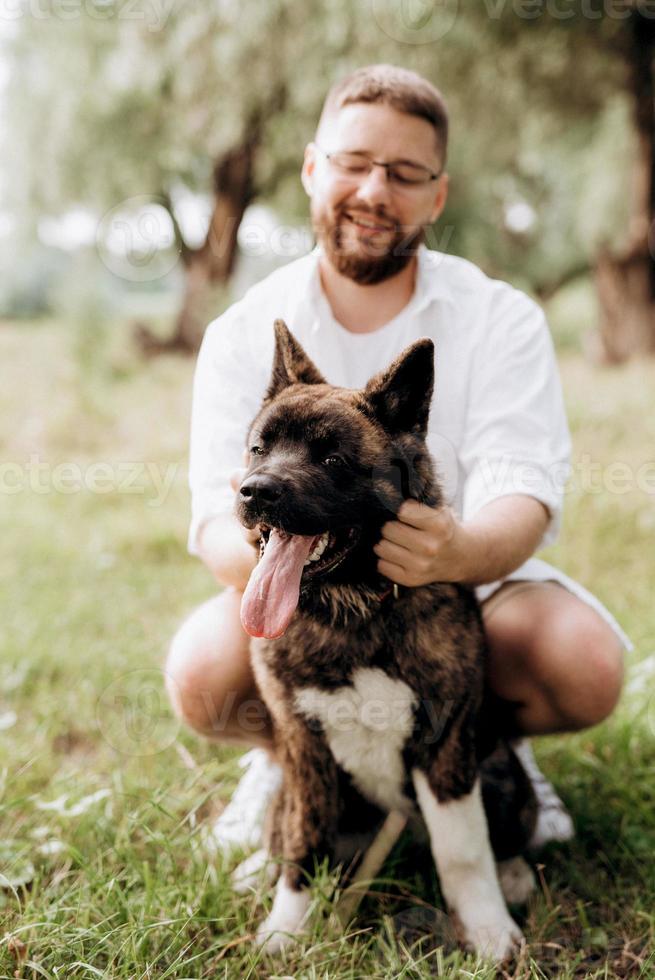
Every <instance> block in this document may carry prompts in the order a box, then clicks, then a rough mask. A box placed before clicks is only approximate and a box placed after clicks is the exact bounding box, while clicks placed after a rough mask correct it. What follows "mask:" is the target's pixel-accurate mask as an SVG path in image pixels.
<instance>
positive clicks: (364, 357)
mask: <svg viewBox="0 0 655 980" xmlns="http://www.w3.org/2000/svg"><path fill="white" fill-rule="evenodd" d="M319 255H320V253H319V251H318V249H316V250H314V251H313V252H312V253H311V254H309V255H307V256H305V257H303V258H301V259H298V260H297V261H295V262H292V263H290V264H289V265H286V266H284V267H282V268H281V269H278V270H277V271H275V272H274V273H273V274H272V275H270V276H268V277H267V278H266V279H264V280H263V281H262V282H260V283H259V284H257V285H256V286H254V287H253V288H252V289H250V290H249V291H248V292H247V293H246V295H245V296H244V297H243V299H241V300H240V301H239V302H238V303H235V304H234V305H233V306H232V307H230V309H229V310H227V311H226V312H225V313H223V314H222V316H220V317H218V318H217V319H216V320H214V321H213V322H212V323H211V324H210V325H209V327H208V328H207V332H206V334H205V337H204V340H203V344H202V348H201V351H200V354H199V357H198V364H197V368H196V375H195V382H194V395H193V413H192V425H191V458H190V467H189V479H190V487H191V495H192V521H191V529H190V533H189V550H190V551H191V553H193V554H197V553H198V534H199V532H200V529H201V528H202V525H203V524H204V523H205V522H206V521H207V520H209V519H210V518H211V517H213V516H215V515H217V514H220V513H224V512H226V511H232V510H233V507H234V492H233V491H232V489H231V488H230V484H229V477H230V473H231V472H232V471H233V470H234V469H236V468H237V467H239V466H242V465H243V451H244V448H245V442H246V433H247V430H248V427H249V425H250V423H251V421H252V419H253V418H254V417H255V415H256V414H257V412H258V410H259V407H260V405H261V402H262V399H263V397H264V393H265V391H266V388H267V386H268V382H269V379H270V373H271V366H272V360H273V321H274V320H275V319H276V318H278V317H281V318H282V319H283V320H285V321H286V323H287V326H288V327H289V328H290V330H291V331H292V333H293V334H294V335H295V336H296V337H297V339H298V340H299V341H300V343H301V344H302V346H303V347H304V348H305V350H306V351H307V353H308V354H309V356H310V357H311V358H312V360H313V361H314V363H315V364H316V366H317V367H318V368H319V370H320V371H321V372H322V374H323V376H324V377H325V378H326V380H327V381H329V382H330V383H331V384H334V385H339V386H342V387H346V388H362V387H364V385H365V384H366V382H367V381H368V380H369V378H370V377H371V376H372V375H373V374H375V373H376V372H377V371H380V370H382V369H384V368H386V367H388V365H389V364H390V363H391V361H392V360H393V359H394V358H395V357H396V355H397V354H399V353H400V352H401V351H402V350H403V349H404V348H405V347H407V346H408V345H409V344H411V343H412V342H413V341H415V340H417V339H418V338H419V337H430V338H431V339H432V340H433V341H434V345H435V386H434V396H433V400H432V407H431V413H430V425H429V430H428V436H427V442H428V447H429V449H430V452H431V453H432V455H433V457H434V460H435V463H436V467H437V472H438V474H439V477H440V480H441V484H442V487H443V489H444V492H445V499H446V502H448V503H450V504H451V506H452V507H453V508H454V509H455V511H456V513H457V514H458V515H459V516H460V517H462V518H464V519H466V518H469V517H471V516H472V515H473V514H475V513H476V511H478V510H479V509H480V508H481V507H483V506H484V505H485V504H487V503H489V502H490V501H491V500H495V499H496V498H498V497H502V496H506V495H507V494H515V493H520V494H527V495H529V496H531V497H535V498H536V499H537V500H540V501H542V502H543V503H544V504H545V505H546V507H547V508H548V511H549V513H550V523H549V526H548V529H547V531H546V534H545V536H544V539H543V541H542V544H548V543H550V542H552V541H553V540H554V539H555V537H556V535H557V531H558V528H559V523H560V515H561V507H562V499H563V492H564V487H565V483H566V480H567V478H568V474H569V452H570V439H569V432H568V427H567V423H566V416H565V411H564V404H563V398H562V390H561V385H560V381H559V376H558V372H557V366H556V361H555V355H554V350H553V344H552V341H551V337H550V332H549V330H548V326H547V323H546V320H545V317H544V314H543V312H542V311H541V309H540V308H539V307H538V306H537V305H536V304H535V303H534V302H533V301H532V300H531V299H529V298H528V297H527V296H526V295H525V294H524V293H522V292H519V291H518V290H516V289H513V288H512V287H511V286H509V285H507V283H504V282H499V281H496V280H493V279H489V278H488V277H487V276H485V275H484V273H483V272H482V271H481V270H480V269H478V268H477V267H476V266H474V265H472V264H471V263H470V262H467V261H465V260H464V259H461V258H456V257H454V256H451V255H445V254H442V253H440V252H433V251H429V250H428V249H427V248H425V247H424V246H423V247H421V248H420V250H419V254H418V272H417V278H416V287H415V290H414V294H413V296H412V299H411V300H410V302H409V303H408V304H407V306H406V307H405V308H404V309H403V310H402V311H401V312H400V313H399V314H398V315H397V316H395V317H394V318H393V320H391V321H390V322H389V323H387V324H386V325H385V326H383V327H381V328H379V329H378V330H375V331H373V332H371V333H351V332H350V331H349V330H346V329H345V328H344V327H342V326H341V325H340V324H339V323H338V322H337V321H336V320H335V319H334V316H333V315H332V311H331V309H330V306H329V304H328V302H327V299H326V297H325V295H324V294H323V291H322V289H321V285H320V278H319V272H318V259H319ZM512 577H513V578H514V577H521V576H520V574H517V573H514V574H513V576H512ZM526 577H531V576H526Z"/></svg>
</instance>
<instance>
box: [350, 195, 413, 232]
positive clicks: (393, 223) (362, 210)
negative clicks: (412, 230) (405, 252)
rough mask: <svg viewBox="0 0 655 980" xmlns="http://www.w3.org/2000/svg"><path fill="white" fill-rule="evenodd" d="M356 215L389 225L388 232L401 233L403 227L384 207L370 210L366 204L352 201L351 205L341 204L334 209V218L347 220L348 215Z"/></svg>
mask: <svg viewBox="0 0 655 980" xmlns="http://www.w3.org/2000/svg"><path fill="white" fill-rule="evenodd" d="M351 213H356V214H360V215H362V216H364V215H368V216H370V217H371V218H378V219H379V220H380V221H384V222H385V223H386V224H388V225H390V229H389V230H390V231H395V232H398V231H402V230H403V226H402V225H401V224H400V222H399V221H398V220H397V219H396V218H394V216H393V215H392V214H389V212H388V211H387V210H386V209H385V208H384V207H378V208H371V207H369V206H368V205H367V204H359V203H358V202H356V201H354V202H352V203H351V204H342V205H339V207H337V208H336V209H335V217H336V218H347V217H348V215H349V214H351Z"/></svg>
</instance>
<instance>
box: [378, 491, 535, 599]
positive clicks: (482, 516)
mask: <svg viewBox="0 0 655 980" xmlns="http://www.w3.org/2000/svg"><path fill="white" fill-rule="evenodd" d="M397 518H398V519H397V520H395V521H389V523H387V524H385V525H384V527H383V528H382V538H381V540H380V541H379V542H378V544H376V545H375V548H374V551H375V553H376V555H377V556H378V558H379V559H380V561H379V562H378V571H379V572H380V574H381V575H384V576H385V577H386V578H388V579H390V580H391V581H392V582H398V584H399V585H409V586H417V585H428V584H429V583H430V582H462V583H465V584H467V585H482V584H484V583H485V582H495V581H496V580H497V579H500V578H504V577H505V576H506V575H509V573H510V572H513V571H514V570H515V569H516V568H518V567H519V566H520V565H522V564H523V562H524V561H526V560H527V559H528V558H529V557H530V556H531V555H532V554H534V552H535V550H536V549H537V547H538V546H539V542H540V541H541V540H542V538H543V534H544V531H545V530H546V528H547V526H548V521H549V513H548V510H547V508H546V506H545V505H544V504H542V503H541V501H539V500H536V499H535V498H534V497H530V496H527V495H525V494H508V495H507V496H506V497H499V498H498V499H496V500H492V501H490V502H489V503H488V504H485V506H484V507H481V508H480V510H479V511H478V512H477V513H476V514H475V515H474V516H473V517H472V518H471V519H470V520H467V521H466V522H465V523H463V522H462V521H460V520H459V519H458V518H457V516H456V515H455V513H454V511H453V510H452V509H451V508H450V507H447V506H444V507H437V508H434V507H426V505H425V504H419V502H418V501H417V500H406V501H405V503H404V504H403V505H402V507H401V508H400V510H399V511H398V515H397Z"/></svg>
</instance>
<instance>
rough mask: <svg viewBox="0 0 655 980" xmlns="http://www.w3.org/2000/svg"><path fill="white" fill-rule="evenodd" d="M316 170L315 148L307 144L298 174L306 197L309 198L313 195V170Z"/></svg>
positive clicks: (312, 144) (313, 145)
mask: <svg viewBox="0 0 655 980" xmlns="http://www.w3.org/2000/svg"><path fill="white" fill-rule="evenodd" d="M315 169H316V146H315V144H314V143H308V144H307V146H306V147H305V156H304V159H303V164H302V170H301V172H300V179H301V181H302V186H303V187H304V188H305V193H306V194H307V197H311V196H312V194H313V193H314V170H315Z"/></svg>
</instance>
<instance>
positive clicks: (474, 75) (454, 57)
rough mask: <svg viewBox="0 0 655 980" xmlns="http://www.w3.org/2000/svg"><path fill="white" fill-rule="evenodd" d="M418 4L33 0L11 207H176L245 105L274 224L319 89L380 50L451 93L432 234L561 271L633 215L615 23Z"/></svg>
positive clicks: (22, 64)
mask: <svg viewBox="0 0 655 980" xmlns="http://www.w3.org/2000/svg"><path fill="white" fill-rule="evenodd" d="M429 6H430V11H428V10H427V8H426V6H425V5H421V4H412V3H406V4H405V3H403V4H398V3H395V2H392V0H370V2H366V3H361V4H353V3H351V2H349V0H338V2H334V3H331V4H324V3H321V2H319V0H303V2H301V0H272V2H269V3H261V2H260V0H242V2H240V3H238V4H236V3H220V4H209V5H207V4H205V5H201V4H199V3H196V2H191V3H186V4H162V5H153V6H152V8H148V10H147V11H145V10H141V8H139V11H140V13H141V16H136V13H138V11H136V12H134V11H133V14H134V15H133V16H129V15H128V14H127V13H126V10H127V8H126V10H123V8H122V7H121V6H120V5H118V4H83V5H80V7H79V8H77V16H75V17H69V18H66V17H62V16H61V15H59V14H58V13H57V11H58V10H59V9H60V7H61V5H60V4H58V3H57V4H55V3H54V0H53V3H52V5H51V6H50V5H48V4H43V5H41V7H40V8H39V9H40V10H41V9H42V10H43V15H42V16H39V17H36V16H33V17H28V16H26V17H23V18H22V19H21V20H20V22H19V23H18V32H17V37H16V39H15V40H14V42H13V44H12V48H11V50H10V57H11V62H12V66H13V75H12V80H11V82H10V85H9V89H8V95H9V100H8V112H9V126H8V129H7V132H8V133H10V134H11V138H10V139H9V140H7V141H6V146H5V148H4V149H5V157H6V159H8V160H9V161H10V163H11V164H13V177H12V181H11V184H10V187H9V192H10V194H11V200H10V206H12V207H13V208H14V209H15V210H16V212H17V213H18V214H20V215H21V216H23V215H27V214H31V215H32V216H33V215H34V214H35V213H41V212H46V213H59V212H61V211H63V210H65V209H66V208H68V207H70V206H71V205H73V204H84V205H87V206H89V207H91V208H92V209H93V210H94V211H95V212H96V213H97V214H98V215H100V214H102V213H103V212H104V211H106V210H107V209H109V208H111V207H114V206H115V205H117V204H118V203H119V202H121V201H123V200H125V199H127V198H130V197H134V196H138V195H148V196H152V197H163V198H164V199H170V201H171V207H172V208H173V209H174V207H175V199H176V194H177V193H178V192H179V190H180V188H182V187H184V188H186V189H188V190H191V191H194V192H203V193H208V192H209V190H210V185H211V171H212V165H213V164H214V162H215V161H216V159H217V158H218V157H219V156H220V155H221V154H223V153H225V152H226V151H227V150H229V149H230V148H231V147H234V146H236V145H238V143H239V142H240V140H241V139H242V138H243V135H244V133H245V132H246V131H247V130H248V128H249V127H250V126H251V125H252V124H253V121H254V120H255V119H257V118H259V119H263V120H264V122H265V124H264V129H263V136H262V145H261V148H260V152H259V154H258V158H257V164H256V190H257V192H258V194H259V195H260V197H262V198H264V199H265V200H267V201H269V202H270V203H271V204H272V205H273V206H274V207H275V208H276V209H277V210H278V212H279V213H280V216H281V218H282V220H284V221H287V220H292V219H294V220H301V219H302V220H305V219H306V214H307V204H306V199H305V196H304V193H303V191H302V189H301V187H300V183H299V180H298V169H299V165H300V160H301V157H302V150H303V147H304V145H305V144H306V142H307V141H308V139H309V138H311V136H312V134H313V131H314V127H315V124H316V120H317V118H318V113H319V110H320V106H321V103H322V100H323V97H324V95H325V91H326V89H327V88H328V86H329V85H330V84H331V83H332V81H333V80H334V79H335V78H337V77H338V76H340V75H342V74H344V73H345V72H347V71H348V70H350V69H352V68H354V67H356V66H358V65H362V64H366V63H370V62H375V61H392V62H395V63H397V64H401V65H404V66H406V67H409V68H414V69H416V70H418V71H420V72H422V73H423V74H425V75H426V76H427V77H428V78H430V79H431V80H433V81H434V82H436V83H437V84H438V85H439V86H440V87H441V88H442V90H443V91H444V93H445V94H446V96H447V99H448V101H449V104H450V108H451V116H452V124H453V125H452V151H451V162H450V170H451V173H452V175H453V182H452V193H451V200H450V203H449V206H448V209H447V211H446V213H445V214H444V216H443V218H442V220H441V223H440V230H439V231H438V232H437V237H436V240H437V243H438V244H442V245H443V244H444V243H445V242H447V248H448V250H450V251H453V252H456V253H458V254H462V255H465V256H466V257H468V258H470V259H472V260H473V261H476V262H478V263H480V264H482V265H483V267H484V268H485V269H487V270H488V271H490V272H491V273H493V274H499V275H503V276H509V277H511V278H513V279H514V280H515V281H516V282H517V283H518V284H523V285H531V286H532V287H533V288H540V287H544V286H547V285H549V284H551V283H552V282H554V281H556V280H558V279H560V278H563V277H566V276H567V275H568V274H569V273H570V272H571V270H572V269H575V268H577V267H579V266H583V265H584V264H585V263H588V262H589V261H591V260H592V259H593V256H594V253H595V250H596V248H597V246H598V244H599V242H601V241H606V240H607V241H611V242H616V241H617V238H619V239H620V238H621V237H622V235H623V229H625V227H626V225H627V204H626V199H627V194H626V189H627V187H628V186H629V182H630V180H631V174H630V173H629V172H628V171H627V170H626V167H625V148H626V144H627V145H629V140H630V134H631V127H632V120H631V116H630V111H631V110H630V104H629V97H628V95H627V93H626V85H627V71H626V63H625V46H626V38H627V31H628V27H627V25H626V22H625V21H624V20H622V19H620V18H617V17H612V16H610V15H608V14H607V13H604V14H603V16H602V17H601V18H600V19H598V18H596V17H595V16H594V17H591V16H586V17H585V16H584V15H583V13H581V12H580V10H582V8H581V7H580V5H576V4H571V5H569V6H570V8H571V10H572V11H575V15H574V16H573V17H572V18H569V17H566V18H563V17H557V16H555V15H554V14H553V11H552V10H551V9H550V6H549V5H548V4H545V5H542V6H543V10H542V13H541V15H540V16H537V17H527V16H521V9H522V7H521V4H518V5H517V4H512V3H496V2H491V0H485V2H478V0H475V2H473V0H467V2H460V3H457V4H453V3H445V4H443V5H437V7H439V9H437V7H434V9H433V6H434V5H429ZM533 6H534V5H533ZM555 6H557V9H559V5H553V8H554V7H555ZM583 6H584V5H583ZM591 6H593V5H591ZM597 6H599V7H602V4H599V5H597ZM567 9H568V8H567ZM594 9H595V7H594ZM55 91H56V94H57V97H56V99H53V92H55ZM36 147H38V152H35V148H36ZM516 203H523V204H525V205H528V206H529V207H531V208H532V209H533V210H534V212H535V215H536V220H535V223H534V226H533V227H532V228H530V229H528V230H526V231H524V232H513V231H512V230H511V229H509V228H508V227H507V223H506V216H507V209H508V207H510V206H511V205H512V204H516Z"/></svg>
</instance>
